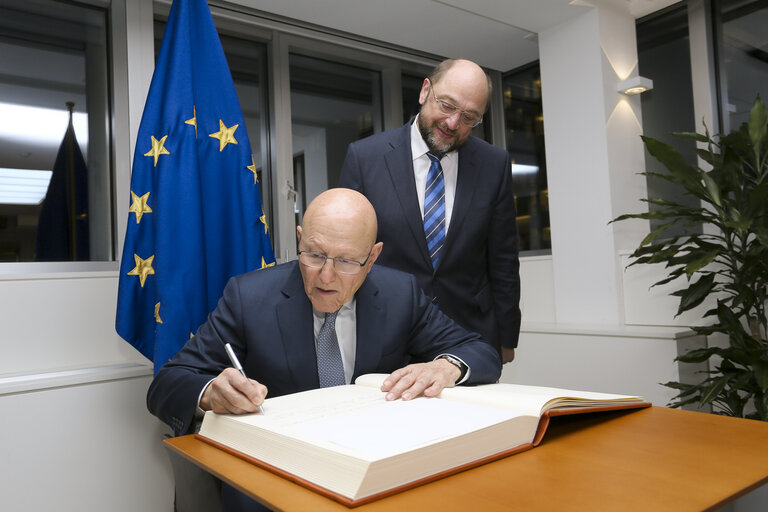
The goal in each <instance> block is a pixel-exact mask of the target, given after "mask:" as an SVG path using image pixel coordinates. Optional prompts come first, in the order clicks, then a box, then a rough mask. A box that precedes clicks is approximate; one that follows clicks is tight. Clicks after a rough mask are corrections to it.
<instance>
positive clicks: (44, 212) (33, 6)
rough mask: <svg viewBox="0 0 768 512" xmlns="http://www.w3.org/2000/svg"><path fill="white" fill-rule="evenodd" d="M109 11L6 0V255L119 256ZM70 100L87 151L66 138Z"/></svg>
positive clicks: (1, 28) (2, 7)
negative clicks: (116, 248) (115, 245)
mask: <svg viewBox="0 0 768 512" xmlns="http://www.w3.org/2000/svg"><path fill="white" fill-rule="evenodd" d="M106 20H107V16H106V11H105V10H104V9H99V8H93V7H87V6H83V5H80V4H77V5H74V4H69V3H65V2H60V1H53V0H50V1H49V0H39V1H36V2H28V1H24V0H3V2H2V3H0V55H2V69H1V70H0V261H4V262H8V261H34V260H38V261H73V260H98V261H109V260H112V259H113V240H112V213H111V205H112V194H111V190H112V186H111V177H110V176H111V173H110V165H109V133H108V131H107V128H106V127H107V126H109V111H108V108H109V107H108V106H109V79H108V77H109V73H108V72H107V70H108V61H107V55H108V53H107V28H106V27H107V21H106ZM67 103H72V104H73V107H72V108H73V126H74V133H75V136H76V139H77V143H78V146H79V152H80V153H81V154H82V158H80V157H79V156H73V157H69V156H68V155H69V154H72V155H77V152H75V151H74V149H75V145H74V142H71V143H69V142H67V143H66V144H65V143H64V141H65V133H66V132H67V126H68V121H69V113H68V108H67ZM60 147H64V148H65V149H66V150H67V151H68V152H69V153H67V154H66V155H65V154H62V158H60V159H59V162H58V164H57V165H54V164H55V162H56V160H57V154H58V152H59V149H60ZM73 205H74V206H73Z"/></svg>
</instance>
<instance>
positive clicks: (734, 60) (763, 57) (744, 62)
mask: <svg viewBox="0 0 768 512" xmlns="http://www.w3.org/2000/svg"><path fill="white" fill-rule="evenodd" d="M715 4H716V6H715V7H716V10H717V13H716V19H718V18H719V19H720V21H721V23H722V25H721V29H720V31H719V34H720V41H719V45H718V48H719V55H720V59H719V62H720V66H721V70H720V73H718V76H719V77H720V78H721V83H720V87H721V95H720V97H721V98H725V101H724V102H721V103H724V104H722V105H721V110H722V112H723V113H722V114H721V118H722V119H723V120H724V123H723V124H724V127H723V128H724V131H725V132H728V131H730V130H736V129H738V128H739V126H741V124H742V123H744V122H746V121H747V119H748V118H749V110H750V108H752V104H753V103H754V101H755V97H756V96H757V95H758V94H760V97H761V98H762V100H763V102H765V101H768V4H767V3H766V2H765V1H744V0H722V1H719V2H716V3H715Z"/></svg>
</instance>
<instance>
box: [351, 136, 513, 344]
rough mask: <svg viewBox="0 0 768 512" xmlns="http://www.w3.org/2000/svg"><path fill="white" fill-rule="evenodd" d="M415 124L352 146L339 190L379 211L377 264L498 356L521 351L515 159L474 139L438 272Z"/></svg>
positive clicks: (463, 162) (462, 163)
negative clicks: (417, 166) (408, 282)
mask: <svg viewBox="0 0 768 512" xmlns="http://www.w3.org/2000/svg"><path fill="white" fill-rule="evenodd" d="M410 129H411V128H410V123H409V124H406V125H405V126H403V127H402V128H398V129H396V130H391V131H388V132H384V133H380V134H377V135H373V136H371V137H368V138H366V139H363V140H360V141H357V142H354V143H352V144H350V146H349V151H348V153H347V158H346V160H345V161H344V166H343V167H342V171H341V177H340V179H339V186H340V187H346V188H352V189H355V190H358V191H359V192H362V193H363V194H364V195H365V196H366V197H367V198H368V200H370V201H371V203H372V204H373V207H374V208H375V209H376V215H377V217H378V222H379V234H378V239H379V241H381V242H384V248H383V250H382V252H381V255H380V256H379V259H378V260H377V263H380V264H382V265H386V266H389V267H393V268H397V269H400V270H404V271H406V272H410V273H412V274H414V275H415V276H416V279H417V281H418V283H419V285H420V286H421V287H422V289H423V290H424V291H425V292H426V294H427V295H428V296H429V297H430V298H432V299H433V301H435V302H436V303H437V304H438V306H439V307H440V309H441V310H442V311H443V312H445V313H446V314H447V315H448V316H450V317H451V318H453V319H454V320H456V322H458V323H459V324H460V325H462V326H463V327H465V328H466V329H469V330H471V331H475V332H478V333H480V334H481V335H482V336H483V338H485V339H487V340H489V341H490V342H491V343H493V344H494V346H496V347H497V348H498V347H499V346H500V345H503V346H505V347H510V348H512V347H516V346H517V339H518V336H519V332H520V308H519V302H520V274H519V268H520V263H519V260H518V256H517V227H516V226H517V224H516V221H515V204H514V196H513V194H512V185H511V181H512V180H511V165H510V158H509V153H507V152H506V151H504V150H503V149H500V148H497V147H494V146H491V145H490V144H488V143H486V142H484V141H482V140H480V139H478V138H476V137H470V138H469V139H468V140H467V142H466V143H465V144H464V145H463V146H462V147H461V148H460V149H459V169H458V179H457V182H456V196H455V199H454V204H453V212H452V217H451V223H450V225H449V228H448V233H447V235H446V239H445V245H444V246H443V254H442V256H441V257H440V262H439V264H438V266H437V268H436V269H434V270H433V268H432V262H431V260H430V257H429V252H428V251H427V243H426V239H425V237H424V226H423V220H422V213H421V210H420V209H419V201H418V197H417V195H416V184H415V180H414V176H413V158H412V156H411V138H410Z"/></svg>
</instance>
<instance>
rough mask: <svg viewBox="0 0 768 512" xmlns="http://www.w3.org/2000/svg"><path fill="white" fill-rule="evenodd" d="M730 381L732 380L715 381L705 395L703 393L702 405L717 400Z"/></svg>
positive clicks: (720, 379)
mask: <svg viewBox="0 0 768 512" xmlns="http://www.w3.org/2000/svg"><path fill="white" fill-rule="evenodd" d="M729 380H730V379H728V378H727V377H718V378H716V379H714V384H713V385H712V386H710V387H709V389H707V390H706V391H705V392H704V393H702V396H701V400H700V403H701V404H702V405H704V404H708V403H710V402H711V401H713V400H715V399H716V398H717V396H718V395H719V394H720V393H722V392H723V390H724V389H725V386H726V385H727V384H728V381H729Z"/></svg>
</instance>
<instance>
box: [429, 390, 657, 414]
mask: <svg viewBox="0 0 768 512" xmlns="http://www.w3.org/2000/svg"><path fill="white" fill-rule="evenodd" d="M440 398H443V399H445V400H456V401H461V402H468V403H473V404H478V405H485V406H487V407H498V408H502V409H513V410H516V411H521V412H525V413H526V414H535V415H537V416H538V415H540V414H541V413H543V412H544V411H546V410H550V409H553V408H557V407H595V406H600V405H612V404H620V403H633V402H638V403H639V402H642V401H643V399H642V397H638V396H628V395H615V394H609V393H594V392H590V391H574V390H569V389H560V388H548V387H541V386H524V385H521V384H504V383H500V384H486V385H481V386H457V387H454V388H446V389H444V390H443V392H442V393H441V394H440Z"/></svg>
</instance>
